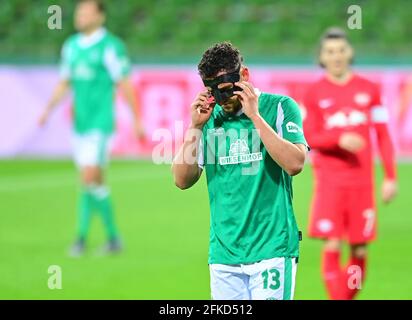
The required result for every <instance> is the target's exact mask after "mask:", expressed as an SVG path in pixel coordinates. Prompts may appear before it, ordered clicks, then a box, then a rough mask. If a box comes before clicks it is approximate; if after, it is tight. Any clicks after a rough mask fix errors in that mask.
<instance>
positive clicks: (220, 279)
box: [209, 264, 250, 300]
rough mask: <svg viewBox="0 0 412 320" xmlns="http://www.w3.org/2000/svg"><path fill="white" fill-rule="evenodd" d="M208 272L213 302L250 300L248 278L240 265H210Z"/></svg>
mask: <svg viewBox="0 0 412 320" xmlns="http://www.w3.org/2000/svg"><path fill="white" fill-rule="evenodd" d="M209 271H210V291H211V296H212V299H213V300H250V295H249V291H248V282H249V276H248V275H246V274H245V273H243V272H242V270H241V267H240V265H224V264H210V265H209Z"/></svg>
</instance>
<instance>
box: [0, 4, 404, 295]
mask: <svg viewBox="0 0 412 320" xmlns="http://www.w3.org/2000/svg"><path fill="white" fill-rule="evenodd" d="M73 3H74V2H73V1H69V0H66V1H62V0H60V1H59V0H57V1H45V0H38V1H34V0H33V1H29V0H15V1H10V0H3V1H1V2H0V9H1V10H0V48H1V50H0V62H1V64H0V99H1V100H0V101H1V102H0V157H1V158H2V160H0V217H1V223H0V274H1V275H2V276H1V277H0V298H3V299H13V298H35V299H42V298H51V299H54V298H57V299H59V298H69V299H75V298H80V299H82V298H92V299H94V298H105V299H106V298H116V299H117V298H125V299H208V298H209V288H208V283H209V276H208V268H207V246H208V222H209V217H208V214H209V213H208V199H207V195H206V186H205V181H204V180H203V179H202V181H201V182H200V183H199V184H198V185H196V186H195V187H194V188H193V189H191V190H188V191H185V192H181V191H179V190H177V189H176V188H175V187H174V186H173V182H172V179H171V175H170V169H169V165H168V164H153V162H152V161H151V153H152V149H153V147H154V145H155V142H154V141H152V139H151V138H152V137H153V134H154V133H155V131H156V128H167V129H170V131H171V132H173V135H174V136H176V138H177V139H176V140H177V143H178V141H179V132H180V131H179V130H180V128H181V127H179V126H182V127H184V126H185V125H186V124H187V121H188V115H187V113H186V111H187V107H188V105H189V103H190V100H191V99H192V98H193V97H194V95H195V93H196V91H197V90H198V89H199V88H200V87H201V83H200V81H199V79H198V78H197V75H196V64H197V62H198V60H199V58H200V55H201V54H202V52H203V51H204V49H206V48H207V47H208V46H209V45H211V44H212V43H214V42H217V41H221V40H230V41H232V42H233V43H234V44H235V45H237V46H238V47H239V48H240V49H241V51H242V53H243V55H244V57H245V60H246V63H247V64H248V65H249V66H250V67H251V72H252V81H253V82H254V83H256V84H257V86H258V87H260V88H261V89H263V90H266V91H271V92H278V93H287V94H291V95H292V96H293V97H295V98H296V99H297V100H299V97H300V96H301V93H302V91H303V90H304V88H305V85H307V83H309V82H310V81H312V80H313V79H315V78H316V76H317V75H318V74H319V72H320V70H319V69H318V68H317V67H316V65H315V56H316V44H317V40H318V37H319V35H320V33H321V32H322V31H323V30H324V29H325V28H326V27H328V26H331V25H337V26H341V27H345V26H346V22H347V19H348V17H349V14H348V13H347V8H348V7H349V5H351V4H354V3H353V2H352V1H334V2H331V1H321V0H317V1H303V0H300V1H293V2H291V1H264V0H260V1H258V0H255V1H229V0H221V1H217V0H213V1H207V2H206V1H203V2H200V1H199V2H193V1H189V0H175V1H148V0H145V1H122V3H121V5H119V2H118V1H106V3H107V10H108V14H107V16H108V23H107V26H108V28H109V29H110V30H111V31H112V32H114V33H115V34H117V35H119V36H121V37H122V38H123V39H124V41H125V42H126V44H127V46H128V49H129V54H130V57H131V58H132V61H133V63H134V72H133V80H134V83H135V85H136V93H137V95H138V97H139V100H140V105H141V108H142V112H143V117H144V122H145V126H146V129H147V133H148V138H147V139H146V141H140V142H137V141H134V140H133V138H132V136H131V133H130V131H131V130H130V123H129V117H128V114H127V109H126V108H125V106H124V104H123V101H122V97H120V96H119V97H117V102H118V103H117V111H118V118H117V126H118V133H117V134H116V136H115V141H114V150H113V152H114V155H115V160H114V161H113V162H112V165H111V167H110V171H109V182H110V185H111V187H112V191H113V195H114V199H115V204H116V209H117V217H118V221H119V224H120V228H121V230H122V231H123V237H124V241H125V244H126V251H125V252H124V254H122V255H121V256H118V257H98V256H95V255H94V254H93V251H91V252H90V254H88V255H87V256H86V257H84V258H83V259H80V260H72V259H69V258H68V257H67V256H66V249H67V246H68V244H70V242H71V241H72V237H73V231H74V225H75V217H76V215H75V209H76V191H77V188H78V182H77V180H76V175H75V169H74V166H73V165H72V163H71V161H70V158H69V156H70V144H69V138H70V116H71V114H70V97H68V99H67V100H66V101H65V102H64V103H62V105H61V106H60V108H59V109H58V110H57V111H56V112H55V114H54V116H53V117H52V119H51V121H50V123H49V124H48V126H47V127H46V128H44V129H39V128H38V127H37V124H36V120H37V116H38V115H39V113H40V111H41V109H42V107H43V106H44V104H45V103H46V100H47V98H48V96H49V95H50V93H51V91H52V89H53V85H54V83H55V81H56V79H57V77H58V69H57V65H56V63H57V62H58V57H59V52H60V47H61V44H62V42H63V41H64V39H65V38H66V37H67V36H68V35H70V34H71V33H72V32H73V27H72V14H73ZM55 4H57V5H59V6H61V8H62V12H63V28H62V29H61V30H49V29H48V28H47V20H48V18H49V14H48V13H47V8H48V6H49V5H55ZM356 4H357V5H359V6H360V7H361V8H362V29H361V30H348V33H349V36H350V38H351V39H352V40H353V42H354V45H355V49H356V54H357V56H356V64H355V68H356V69H357V70H359V71H360V72H361V73H362V74H364V75H366V76H368V77H370V78H371V79H372V80H374V81H376V82H378V83H380V85H381V88H382V91H383V98H384V101H385V102H386V104H387V105H388V107H389V108H390V112H391V122H390V129H391V133H392V135H393V137H394V139H395V143H396V148H397V154H398V158H399V180H400V181H399V184H400V194H399V197H398V198H397V199H396V201H395V202H394V203H393V204H390V205H388V206H383V205H382V203H381V201H380V200H378V207H379V216H380V217H379V240H378V241H377V242H376V243H375V244H373V245H372V246H371V255H370V259H369V261H370V266H371V268H370V269H369V271H368V275H367V282H366V285H365V288H364V290H361V294H360V295H359V298H361V299H411V298H412V294H411V290H410V289H411V287H412V280H410V277H409V274H410V272H409V271H410V267H409V266H410V264H411V263H412V258H411V257H410V255H408V253H409V252H410V250H411V243H412V237H411V232H410V229H411V223H412V217H411V215H410V206H411V200H410V198H409V199H408V193H409V190H408V189H409V188H410V185H411V182H410V181H411V180H412V166H411V165H410V163H409V159H410V156H411V155H412V133H411V128H412V108H411V102H410V103H409V105H407V106H406V107H405V106H402V107H401V99H400V96H401V95H402V92H403V90H404V88H405V85H406V83H407V82H408V81H411V80H412V68H411V58H410V57H411V53H412V42H411V41H410V39H411V36H412V27H411V25H410V23H408V19H409V15H410V12H411V9H412V2H410V1H407V0H404V1H402V0H398V1H387V0H375V1H357V3H356ZM176 121H181V122H178V123H179V125H178V126H176V125H175V124H176ZM377 181H381V170H380V168H379V169H378V171H377ZM294 185H295V192H294V194H295V200H294V201H295V202H294V204H295V210H296V213H297V219H298V222H299V225H300V227H301V229H302V230H305V229H306V224H307V212H308V207H309V203H310V194H311V190H312V174H311V169H310V166H309V165H307V166H306V168H305V171H304V173H303V174H302V175H300V176H298V177H296V179H295V183H294ZM376 192H377V194H378V193H379V189H377V190H376ZM97 220H98V219H97V217H96V218H95V219H94V221H93V226H92V232H91V235H92V236H91V241H90V247H91V248H92V249H93V248H96V247H97V246H98V245H99V244H101V242H102V241H103V232H102V230H101V226H100V223H99V221H97ZM319 252H320V243H319V242H317V241H312V240H309V239H307V238H306V237H304V241H303V242H302V246H301V256H302V258H301V262H300V265H299V272H298V278H297V287H296V298H297V299H324V298H325V293H324V291H323V288H322V284H321V281H320V272H319V261H320V254H319ZM50 265H59V266H61V268H62V279H63V289H62V290H50V289H49V288H48V286H47V281H48V277H49V274H48V267H49V266H50Z"/></svg>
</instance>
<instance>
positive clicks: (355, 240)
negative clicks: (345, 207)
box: [344, 186, 376, 299]
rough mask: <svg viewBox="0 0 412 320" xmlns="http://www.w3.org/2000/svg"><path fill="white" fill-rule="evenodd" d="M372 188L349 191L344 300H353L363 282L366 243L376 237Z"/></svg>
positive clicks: (365, 187) (363, 187)
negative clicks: (348, 248)
mask: <svg viewBox="0 0 412 320" xmlns="http://www.w3.org/2000/svg"><path fill="white" fill-rule="evenodd" d="M373 193H374V192H373V187H372V186H362V187H356V188H351V189H350V194H349V196H348V203H350V211H349V213H348V240H349V243H350V245H351V246H350V248H351V250H350V257H349V261H348V264H347V266H346V268H345V269H344V276H345V291H346V298H347V299H353V298H354V297H355V296H356V294H357V293H358V292H359V289H361V287H362V284H363V283H364V281H365V275H366V260H367V243H369V242H371V241H373V240H374V239H375V237H376V211H375V203H374V198H373Z"/></svg>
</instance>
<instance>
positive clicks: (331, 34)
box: [318, 27, 353, 68]
mask: <svg viewBox="0 0 412 320" xmlns="http://www.w3.org/2000/svg"><path fill="white" fill-rule="evenodd" d="M331 39H342V40H345V41H347V42H348V43H349V44H351V43H350V41H349V38H348V36H347V34H346V32H345V30H343V29H342V28H339V27H330V28H328V29H326V31H325V32H324V33H323V34H322V36H321V37H320V40H319V47H318V62H319V65H320V66H321V67H322V68H324V67H325V66H324V65H323V64H322V63H321V62H320V60H319V57H320V51H321V50H322V46H323V44H324V43H325V41H327V40H331ZM351 63H353V58H352V60H351Z"/></svg>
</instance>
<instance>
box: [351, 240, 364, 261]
mask: <svg viewBox="0 0 412 320" xmlns="http://www.w3.org/2000/svg"><path fill="white" fill-rule="evenodd" d="M367 252H368V251H367V248H366V245H364V244H361V245H352V246H351V255H352V257H355V258H358V259H364V258H365V257H366V254H367Z"/></svg>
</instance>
